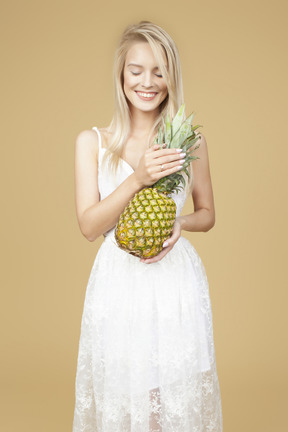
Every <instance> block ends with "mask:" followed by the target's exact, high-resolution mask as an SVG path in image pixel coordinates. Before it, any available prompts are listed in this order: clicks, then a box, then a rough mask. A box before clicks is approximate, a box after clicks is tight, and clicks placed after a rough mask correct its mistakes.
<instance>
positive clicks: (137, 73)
mask: <svg viewBox="0 0 288 432" xmlns="http://www.w3.org/2000/svg"><path fill="white" fill-rule="evenodd" d="M131 73H132V75H140V72H132V71H131ZM155 75H156V76H157V77H158V78H163V75H158V74H155Z"/></svg>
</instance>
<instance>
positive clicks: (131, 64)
mask: <svg viewBox="0 0 288 432" xmlns="http://www.w3.org/2000/svg"><path fill="white" fill-rule="evenodd" d="M128 66H137V67H140V68H143V66H142V65H138V64H136V63H129V64H128ZM154 69H159V67H158V66H155V67H154V68H153V70H154Z"/></svg>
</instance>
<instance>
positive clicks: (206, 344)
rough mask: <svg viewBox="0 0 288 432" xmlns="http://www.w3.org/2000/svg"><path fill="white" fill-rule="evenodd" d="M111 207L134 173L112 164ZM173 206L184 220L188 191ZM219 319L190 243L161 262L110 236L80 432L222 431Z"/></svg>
mask: <svg viewBox="0 0 288 432" xmlns="http://www.w3.org/2000/svg"><path fill="white" fill-rule="evenodd" d="M93 129H94V130H95V131H96V132H97V133H98V136H99V190H100V196H101V199H104V198H105V197H106V196H107V195H109V194H110V193H111V192H113V190H114V189H115V188H116V187H117V186H118V185H119V184H120V183H121V182H123V181H124V180H125V179H126V178H127V177H128V176H129V175H130V174H132V173H133V169H132V167H131V166H130V165H129V164H128V163H127V162H125V161H124V160H121V163H120V165H119V168H118V172H117V176H116V177H113V175H111V174H110V173H109V171H108V168H107V164H105V165H103V164H102V158H103V155H104V153H105V149H104V148H103V147H101V135H100V133H99V131H98V129H97V128H96V127H94V128H93ZM173 199H174V200H175V202H176V205H177V215H179V214H180V212H181V210H182V208H183V205H184V202H185V199H186V196H185V192H181V193H178V194H175V195H174V196H173ZM222 430H223V426H222V407H221V396H220V387H219V381H218V376H217V369H216V360H215V350H214V340H213V322H212V311H211V303H210V296H209V287H208V281H207V276H206V273H205V269H204V266H203V263H202V261H201V259H200V257H199V255H198V254H197V252H196V250H195V248H194V247H193V246H192V245H191V243H190V242H189V241H188V240H187V239H185V238H183V237H180V239H179V240H178V241H177V243H176V244H175V246H174V248H173V249H172V250H171V251H170V252H169V253H168V254H167V255H166V256H165V257H164V258H163V259H162V260H161V261H159V262H157V263H153V264H145V263H141V262H140V260H139V258H137V257H135V256H133V255H130V254H128V253H127V252H124V251H122V250H121V249H120V248H119V247H118V246H117V245H116V242H115V239H114V229H111V230H110V231H109V232H107V233H106V234H105V235H104V242H103V243H102V245H101V247H100V249H99V251H98V254H97V256H96V258H95V261H94V264H93V267H92V270H91V274H90V277H89V281H88V285H87V289H86V295H85V301H84V309H83V315H82V322H81V335H80V340H79V353H78V361H77V372H76V380H75V410H74V421H73V432H222Z"/></svg>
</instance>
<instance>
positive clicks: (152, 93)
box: [136, 91, 158, 100]
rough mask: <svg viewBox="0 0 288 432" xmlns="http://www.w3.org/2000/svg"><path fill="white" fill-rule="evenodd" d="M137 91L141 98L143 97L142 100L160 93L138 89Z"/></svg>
mask: <svg viewBox="0 0 288 432" xmlns="http://www.w3.org/2000/svg"><path fill="white" fill-rule="evenodd" d="M136 93H137V95H138V96H139V97H140V99H142V100H152V99H154V97H155V96H156V95H157V94H158V93H156V92H151V93H145V92H139V91H136Z"/></svg>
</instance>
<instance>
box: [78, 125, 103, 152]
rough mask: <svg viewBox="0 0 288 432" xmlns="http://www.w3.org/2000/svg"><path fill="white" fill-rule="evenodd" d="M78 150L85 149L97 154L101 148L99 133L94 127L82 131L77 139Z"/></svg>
mask: <svg viewBox="0 0 288 432" xmlns="http://www.w3.org/2000/svg"><path fill="white" fill-rule="evenodd" d="M75 149H76V151H81V152H82V151H85V152H89V153H93V154H94V155H96V154H97V153H98V149H99V143H98V134H97V132H96V131H95V130H93V129H85V130H83V131H81V132H80V133H79V134H78V135H77V137H76V141H75Z"/></svg>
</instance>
